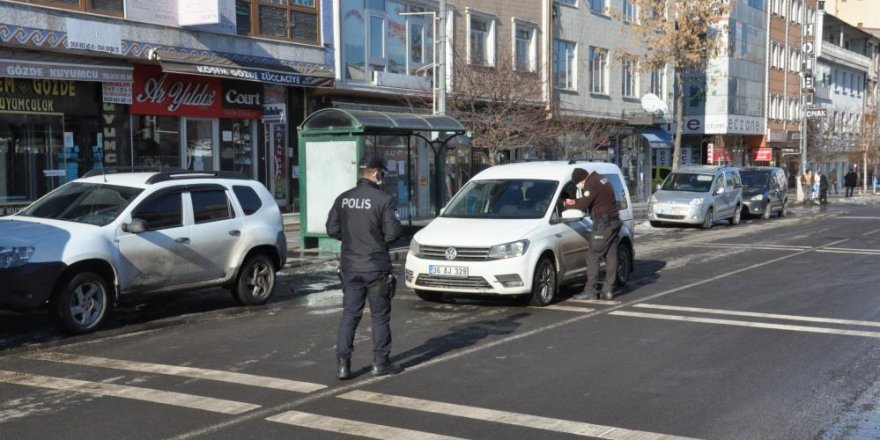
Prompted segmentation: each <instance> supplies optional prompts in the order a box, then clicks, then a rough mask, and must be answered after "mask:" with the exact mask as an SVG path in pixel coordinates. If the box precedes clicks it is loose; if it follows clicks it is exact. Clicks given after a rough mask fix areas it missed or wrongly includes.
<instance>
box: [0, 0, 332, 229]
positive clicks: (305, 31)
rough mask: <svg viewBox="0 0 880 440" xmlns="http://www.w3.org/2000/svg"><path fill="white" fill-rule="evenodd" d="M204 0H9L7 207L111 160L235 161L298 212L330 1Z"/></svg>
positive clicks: (2, 15) (0, 89)
mask: <svg viewBox="0 0 880 440" xmlns="http://www.w3.org/2000/svg"><path fill="white" fill-rule="evenodd" d="M198 4H199V5H202V6H201V8H202V9H200V10H195V11H193V10H190V9H192V8H191V7H187V6H188V5H190V6H191V5H192V4H191V3H186V2H183V1H181V2H179V4H178V2H176V1H168V2H141V1H136V0H109V1H102V2H90V1H84V0H83V1H65V2H60V1H37V0H33V1H29V2H26V1H0V169H2V170H3V175H2V178H0V204H2V205H4V206H3V208H2V210H0V214H3V213H10V212H13V211H15V210H16V209H18V208H19V207H20V206H22V205H23V204H26V203H28V202H30V201H33V200H35V199H36V198H38V197H40V196H42V195H44V194H45V193H47V192H48V191H51V190H52V189H54V188H56V187H57V186H59V185H61V184H63V183H65V182H67V181H69V180H72V179H75V178H77V177H79V176H81V175H82V174H84V173H86V172H88V171H90V170H92V169H96V168H102V167H111V166H127V167H130V166H151V167H154V166H169V167H181V168H186V169H191V170H199V171H214V170H225V171H238V172H242V173H244V174H246V175H249V176H251V177H253V178H256V179H259V180H260V181H261V182H263V183H264V184H266V186H267V187H268V188H269V189H270V190H271V191H272V192H273V193H274V194H275V197H276V200H277V201H278V203H279V205H281V206H285V207H288V206H289V207H291V209H293V208H295V205H296V197H295V194H296V191H295V187H296V184H297V181H296V176H295V175H294V174H293V173H292V168H291V165H292V164H293V163H295V160H296V159H295V157H293V156H292V152H293V149H291V148H289V146H290V145H291V142H293V141H294V140H295V136H296V130H295V127H296V125H297V123H298V122H297V121H299V120H302V119H303V118H304V116H305V111H304V110H305V108H306V106H305V104H304V103H305V102H306V101H307V100H308V99H309V95H310V93H311V91H312V90H314V89H316V88H322V87H332V85H333V77H332V72H331V69H330V68H329V66H327V65H326V57H325V51H324V48H323V47H322V46H321V43H322V40H323V37H322V26H321V20H320V13H319V8H320V2H319V1H318V0H298V1H294V2H291V3H290V4H288V5H286V6H277V7H276V6H269V5H264V4H262V2H259V1H257V0H254V1H245V2H241V1H240V2H238V6H237V7H236V6H235V4H232V5H231V4H230V2H228V1H219V0H218V1H216V2H208V3H207V4H208V5H209V6H213V9H212V8H211V7H208V8H205V4H206V3H205V2H199V3H198ZM98 5H100V7H98ZM178 6H179V7H178Z"/></svg>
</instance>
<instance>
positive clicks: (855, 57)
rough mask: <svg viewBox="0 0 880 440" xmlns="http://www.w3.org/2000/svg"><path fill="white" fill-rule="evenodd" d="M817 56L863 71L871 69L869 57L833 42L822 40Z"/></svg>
mask: <svg viewBox="0 0 880 440" xmlns="http://www.w3.org/2000/svg"><path fill="white" fill-rule="evenodd" d="M818 55H819V58H820V59H823V60H827V61H830V62H832V63H837V64H842V65H844V66H847V67H850V68H853V69H858V70H861V71H863V72H869V71H871V59H870V58H868V57H866V56H864V55H860V54H858V53H855V52H853V51H851V50H847V49H844V48H842V47H840V46H837V45H835V44H832V43H829V42H827V41H823V42H822V45H821V46H820V49H819V54H818Z"/></svg>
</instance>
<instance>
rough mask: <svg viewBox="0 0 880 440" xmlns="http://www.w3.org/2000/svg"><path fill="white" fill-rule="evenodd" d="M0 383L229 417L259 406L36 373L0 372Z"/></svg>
mask: <svg viewBox="0 0 880 440" xmlns="http://www.w3.org/2000/svg"><path fill="white" fill-rule="evenodd" d="M0 382H6V383H11V384H14V385H27V386H32V387H38V388H49V389H54V390H65V391H74V392H78V393H87V394H94V395H97V396H110V397H119V398H122V399H132V400H141V401H145V402H153V403H162V404H165V405H172V406H182V407H185V408H192V409H199V410H203V411H211V412H216V413H222V414H230V415H237V414H242V413H246V412H248V411H251V410H254V409H257V408H259V407H260V405H253V404H250V403H243V402H236V401H234V400H224V399H214V398H211V397H202V396H196V395H193V394H183V393H175V392H172V391H161V390H153V389H150V388H141V387H133V386H128V385H117V384H111V383H101V382H88V381H85V380H77V379H65V378H61V377H51V376H39V375H35V374H27V373H17V372H14V371H0Z"/></svg>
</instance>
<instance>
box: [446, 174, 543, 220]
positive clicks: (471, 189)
mask: <svg viewBox="0 0 880 440" xmlns="http://www.w3.org/2000/svg"><path fill="white" fill-rule="evenodd" d="M558 184H559V183H558V182H556V181H554V180H525V179H522V180H521V179H510V180H507V179H505V180H471V181H470V182H468V183H467V185H465V186H464V188H462V189H461V191H459V192H458V194H456V195H455V197H454V198H453V199H452V201H450V202H449V206H448V207H447V208H446V211H444V212H443V215H442V217H454V218H510V219H529V218H542V217H544V215H545V214H546V213H547V210H548V209H549V208H550V205H551V204H552V201H553V195H554V194H555V193H556V187H557V186H558Z"/></svg>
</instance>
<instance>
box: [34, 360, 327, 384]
mask: <svg viewBox="0 0 880 440" xmlns="http://www.w3.org/2000/svg"><path fill="white" fill-rule="evenodd" d="M24 357H25V358H27V359H35V360H40V361H50V362H59V363H65V364H74V365H88V366H92V367H99V368H112V369H115V370H125V371H137V372H139V373H153V374H166V375H171V376H182V377H189V378H192V379H204V380H214V381H218V382H227V383H234V384H240V385H247V386H254V387H261V388H272V389H276V390H284V391H293V392H297V393H311V392H314V391H318V390H322V389H324V388H327V386H326V385H321V384H316V383H309V382H299V381H295V380H288V379H281V378H276V377H265V376H257V375H253V374H244V373H235V372H230V371H223V370H209V369H205V368H193V367H181V366H176V365H163V364H154V363H149V362H136V361H126V360H120V359H107V358H100V357H92V356H80V355H75V354H67V353H34V354H28V355H25V356H24Z"/></svg>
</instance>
